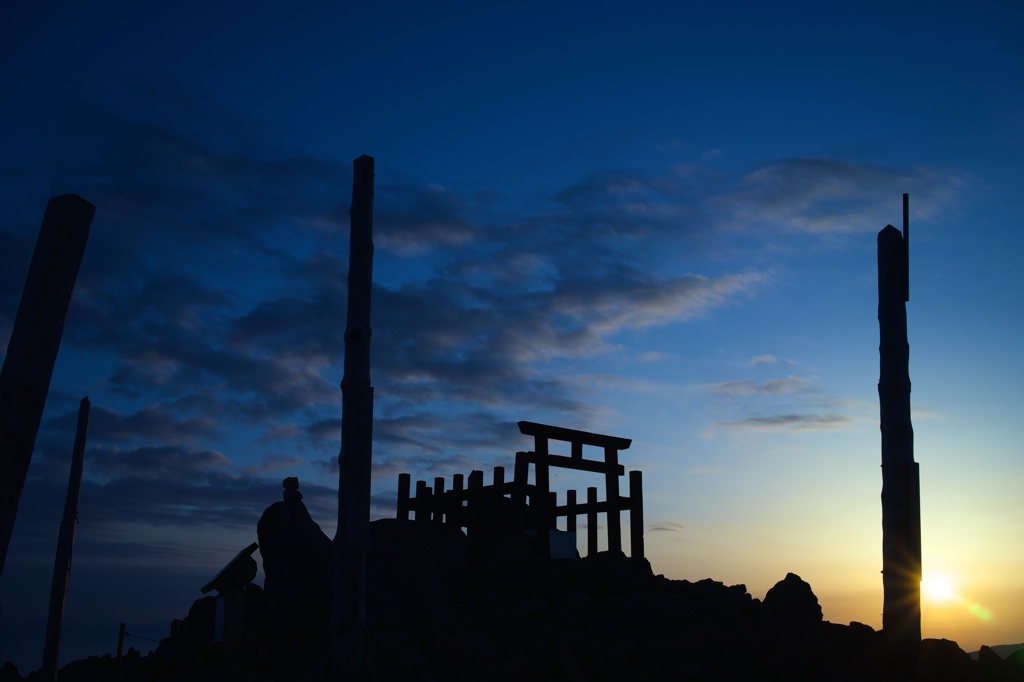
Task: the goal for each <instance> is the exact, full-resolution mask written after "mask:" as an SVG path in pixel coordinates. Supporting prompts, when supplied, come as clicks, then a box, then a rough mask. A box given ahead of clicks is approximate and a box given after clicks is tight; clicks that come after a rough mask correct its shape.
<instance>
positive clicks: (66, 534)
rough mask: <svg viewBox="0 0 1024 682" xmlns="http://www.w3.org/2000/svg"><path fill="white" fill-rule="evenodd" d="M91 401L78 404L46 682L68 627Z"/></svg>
mask: <svg viewBox="0 0 1024 682" xmlns="http://www.w3.org/2000/svg"><path fill="white" fill-rule="evenodd" d="M90 408H91V405H90V403H89V398H87V397H86V398H82V402H81V403H79V405H78V431H77V432H76V433H75V447H74V450H73V451H72V453H71V473H70V474H69V475H68V494H67V498H66V499H65V501H64V518H63V519H62V520H61V522H60V535H59V536H58V539H57V553H56V556H54V560H53V581H52V582H51V584H50V614H49V616H48V617H47V619H46V642H45V644H44V645H43V667H42V670H41V673H42V675H41V676H42V679H43V682H52V681H53V680H56V679H57V657H58V655H59V654H60V631H61V626H62V625H63V624H64V603H65V601H66V599H67V596H68V579H69V578H70V577H71V551H72V549H73V548H74V546H75V526H77V525H78V500H79V499H80V497H81V492H82V465H83V461H84V459H85V439H86V436H87V435H88V433H89V411H90Z"/></svg>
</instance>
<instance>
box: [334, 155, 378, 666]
mask: <svg viewBox="0 0 1024 682" xmlns="http://www.w3.org/2000/svg"><path fill="white" fill-rule="evenodd" d="M353 169H354V172H353V178H352V207H351V209H350V211H349V219H350V221H351V231H350V236H349V270H348V315H347V323H346V327H345V373H344V376H343V378H342V380H341V394H342V413H341V454H340V455H339V464H340V473H339V481H338V532H337V535H336V536H335V538H334V544H335V562H334V601H333V605H332V610H331V635H332V639H331V642H332V651H333V656H334V662H335V668H336V672H337V675H338V676H340V677H341V678H342V679H344V680H346V681H356V680H363V679H366V676H367V660H366V549H367V546H368V544H369V534H370V464H371V461H372V454H373V451H372V447H373V446H372V440H373V386H371V385H370V335H371V333H372V330H371V326H370V299H371V289H372V286H373V157H370V156H365V155H364V156H360V157H359V158H358V159H356V160H355V161H354V162H353Z"/></svg>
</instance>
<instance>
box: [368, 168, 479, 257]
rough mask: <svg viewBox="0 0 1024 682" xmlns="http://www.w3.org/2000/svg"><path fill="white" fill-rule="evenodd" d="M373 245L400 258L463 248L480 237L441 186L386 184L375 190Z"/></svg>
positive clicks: (453, 197) (458, 202)
mask: <svg viewBox="0 0 1024 682" xmlns="http://www.w3.org/2000/svg"><path fill="white" fill-rule="evenodd" d="M375 198H376V200H377V202H378V203H379V204H380V205H381V207H382V208H381V209H378V210H376V211H375V212H374V218H373V223H374V245H375V246H377V247H378V248H380V249H382V250H385V251H390V252H392V253H395V254H397V255H399V256H415V255H418V254H422V253H425V252H428V251H433V250H435V249H439V248H440V249H449V248H453V247H459V246H462V245H464V244H466V243H468V242H470V241H473V240H474V239H477V238H478V237H479V236H480V229H479V228H478V227H477V226H475V225H474V224H473V223H472V222H471V221H469V220H468V219H466V218H465V217H463V216H464V214H465V213H466V212H467V209H468V208H469V207H465V206H463V205H462V204H461V202H460V201H459V200H458V199H457V198H456V197H455V196H454V195H453V194H452V193H451V192H450V191H449V190H447V189H446V188H444V187H441V186H440V185H427V186H425V187H423V186H417V185H412V184H401V185H400V184H386V185H383V186H381V187H378V188H376V190H375Z"/></svg>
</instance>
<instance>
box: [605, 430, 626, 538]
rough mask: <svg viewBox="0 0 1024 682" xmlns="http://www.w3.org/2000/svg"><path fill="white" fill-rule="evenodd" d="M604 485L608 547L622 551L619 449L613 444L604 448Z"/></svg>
mask: <svg viewBox="0 0 1024 682" xmlns="http://www.w3.org/2000/svg"><path fill="white" fill-rule="evenodd" d="M604 463H605V467H606V468H605V472H604V487H605V495H606V496H607V497H606V499H607V500H608V549H609V550H610V551H613V552H614V551H619V552H621V551H622V522H621V517H620V516H619V504H620V501H619V472H618V469H619V451H618V450H616V449H615V448H614V447H612V446H607V447H605V449H604Z"/></svg>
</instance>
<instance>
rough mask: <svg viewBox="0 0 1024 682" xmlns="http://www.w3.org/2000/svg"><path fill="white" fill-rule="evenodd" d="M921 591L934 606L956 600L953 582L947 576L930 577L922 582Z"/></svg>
mask: <svg viewBox="0 0 1024 682" xmlns="http://www.w3.org/2000/svg"><path fill="white" fill-rule="evenodd" d="M921 591H922V592H923V593H924V596H925V598H926V599H928V601H930V602H931V603H933V604H946V603H948V602H951V601H954V600H955V599H956V592H955V591H954V590H953V582H952V581H951V580H950V579H949V577H947V576H943V575H937V576H929V577H927V578H925V579H924V580H922V581H921Z"/></svg>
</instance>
